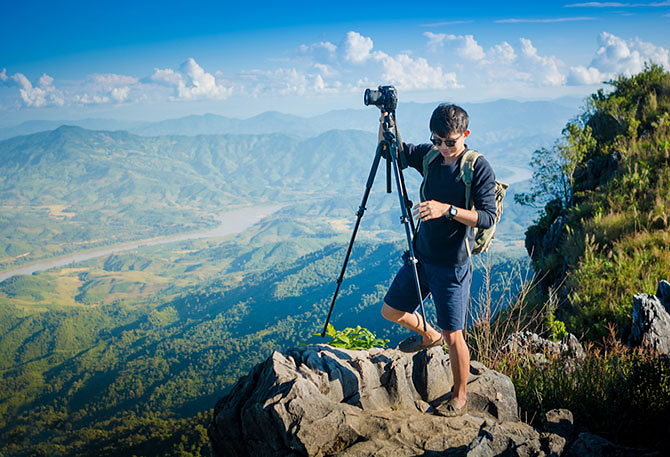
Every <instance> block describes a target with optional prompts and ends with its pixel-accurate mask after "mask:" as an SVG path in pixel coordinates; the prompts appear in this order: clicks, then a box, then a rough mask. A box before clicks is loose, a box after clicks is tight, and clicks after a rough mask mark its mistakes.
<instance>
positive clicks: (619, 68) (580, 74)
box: [568, 32, 670, 85]
mask: <svg viewBox="0 0 670 457" xmlns="http://www.w3.org/2000/svg"><path fill="white" fill-rule="evenodd" d="M598 44H599V46H600V47H599V48H598V50H597V51H596V55H595V57H594V58H593V60H592V61H591V63H590V64H589V66H583V65H578V66H575V67H572V68H571V69H570V75H569V78H568V83H569V84H572V85H580V84H597V83H600V82H603V81H605V80H608V79H613V78H614V77H616V76H617V75H618V74H624V75H626V76H630V75H633V74H636V73H639V72H640V71H642V70H643V69H644V64H645V63H646V62H653V63H656V64H659V65H662V66H663V67H665V68H666V69H670V51H668V49H665V48H662V47H659V46H656V45H654V44H651V43H647V42H644V41H641V40H640V39H638V38H635V39H633V40H628V41H626V40H624V39H622V38H620V37H618V36H616V35H613V34H611V33H607V32H603V33H601V34H600V36H599V37H598Z"/></svg>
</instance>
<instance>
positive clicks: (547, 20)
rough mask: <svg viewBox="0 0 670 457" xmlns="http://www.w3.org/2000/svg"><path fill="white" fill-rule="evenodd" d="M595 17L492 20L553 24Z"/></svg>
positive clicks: (497, 22)
mask: <svg viewBox="0 0 670 457" xmlns="http://www.w3.org/2000/svg"><path fill="white" fill-rule="evenodd" d="M595 20H596V18H595V17H586V16H579V17H554V18H548V19H528V18H524V19H517V18H511V19H499V20H497V21H493V22H495V23H496V24H525V23H529V24H554V23H557V22H576V21H595Z"/></svg>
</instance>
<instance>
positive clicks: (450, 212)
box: [449, 206, 458, 217]
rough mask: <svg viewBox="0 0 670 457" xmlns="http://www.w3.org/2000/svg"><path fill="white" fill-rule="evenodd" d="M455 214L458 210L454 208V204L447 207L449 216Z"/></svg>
mask: <svg viewBox="0 0 670 457" xmlns="http://www.w3.org/2000/svg"><path fill="white" fill-rule="evenodd" d="M457 214H458V210H457V209H456V207H455V206H452V207H451V208H449V215H450V216H451V217H454V216H455V215H457Z"/></svg>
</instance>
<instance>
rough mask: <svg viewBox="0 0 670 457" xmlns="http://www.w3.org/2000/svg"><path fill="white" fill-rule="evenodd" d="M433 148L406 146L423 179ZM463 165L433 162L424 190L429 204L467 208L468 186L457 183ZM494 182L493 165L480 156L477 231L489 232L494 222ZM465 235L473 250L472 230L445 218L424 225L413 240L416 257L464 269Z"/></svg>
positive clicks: (475, 189) (473, 189) (476, 188)
mask: <svg viewBox="0 0 670 457" xmlns="http://www.w3.org/2000/svg"><path fill="white" fill-rule="evenodd" d="M432 148H433V145H432V144H419V145H414V144H408V143H403V150H404V153H405V154H406V157H407V163H408V164H409V166H410V167H412V168H414V169H416V170H418V171H419V173H421V175H423V157H424V156H425V155H426V154H427V153H428V152H429V151H430V150H431V149H432ZM466 148H467V146H466ZM460 162H461V161H460V157H459V158H458V160H456V161H455V162H454V163H453V164H450V165H443V164H442V159H441V156H438V157H437V158H436V159H435V160H433V162H432V163H431V164H430V172H429V173H428V181H426V183H425V187H424V193H425V195H426V199H427V200H435V201H438V202H441V203H448V204H451V205H454V206H456V207H457V208H465V207H466V203H465V184H464V183H463V182H462V181H460V180H457V178H458V175H459V173H460V171H461V166H460V165H461V163H460ZM495 179H496V178H495V174H494V173H493V169H492V168H491V165H490V164H489V163H488V161H487V160H486V159H485V158H484V157H481V156H480V157H479V158H478V159H477V161H476V162H475V166H474V173H473V176H472V186H471V193H472V201H473V202H474V205H475V211H477V214H478V220H477V227H478V228H483V229H485V228H489V227H491V226H492V225H493V222H494V221H495V217H496V201H495V192H494V187H495ZM466 234H467V236H468V237H469V243H470V247H472V246H473V244H474V232H473V230H472V227H468V226H466V225H465V224H462V223H460V222H457V221H455V220H453V219H451V220H450V219H447V218H446V217H440V218H437V219H431V220H429V221H426V222H421V223H420V224H419V229H418V233H417V236H416V238H415V240H414V243H415V244H414V247H415V249H416V256H417V258H418V259H419V261H423V262H426V263H430V264H435V265H450V266H460V265H463V264H464V263H465V262H466V261H467V260H468V253H467V250H466V248H465V236H466Z"/></svg>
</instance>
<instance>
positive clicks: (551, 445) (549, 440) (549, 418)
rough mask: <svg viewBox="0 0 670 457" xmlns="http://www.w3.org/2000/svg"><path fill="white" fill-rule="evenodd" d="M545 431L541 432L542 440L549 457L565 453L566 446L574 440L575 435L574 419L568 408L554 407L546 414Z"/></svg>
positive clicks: (556, 456)
mask: <svg viewBox="0 0 670 457" xmlns="http://www.w3.org/2000/svg"><path fill="white" fill-rule="evenodd" d="M544 429H545V431H544V433H542V434H540V442H541V443H542V447H543V449H544V450H545V452H546V454H547V456H548V457H558V456H560V455H562V454H563V451H564V450H565V446H566V445H567V443H568V442H570V441H572V436H573V435H574V430H575V426H574V419H573V417H572V413H571V412H570V411H568V410H567V409H552V410H551V411H548V412H547V414H546V415H545V423H544Z"/></svg>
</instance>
